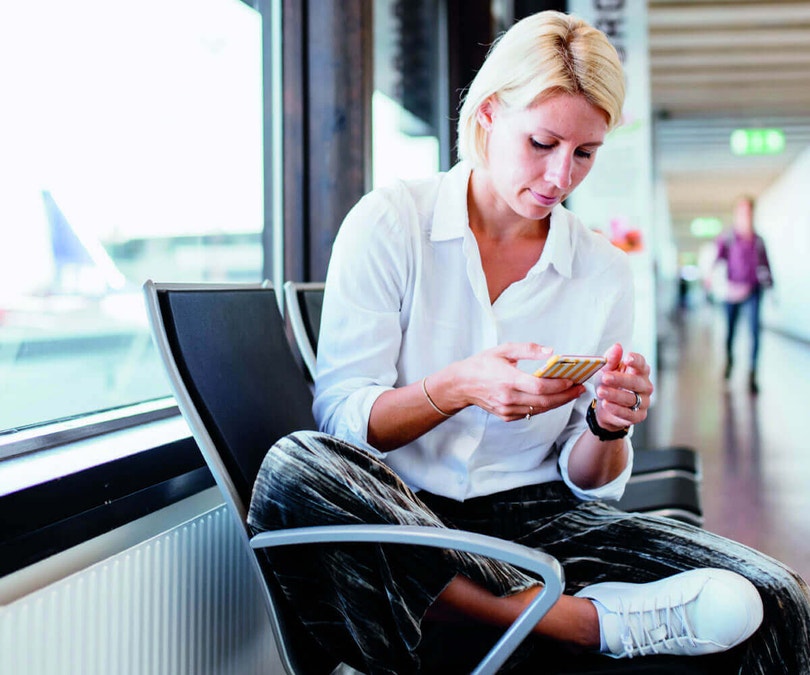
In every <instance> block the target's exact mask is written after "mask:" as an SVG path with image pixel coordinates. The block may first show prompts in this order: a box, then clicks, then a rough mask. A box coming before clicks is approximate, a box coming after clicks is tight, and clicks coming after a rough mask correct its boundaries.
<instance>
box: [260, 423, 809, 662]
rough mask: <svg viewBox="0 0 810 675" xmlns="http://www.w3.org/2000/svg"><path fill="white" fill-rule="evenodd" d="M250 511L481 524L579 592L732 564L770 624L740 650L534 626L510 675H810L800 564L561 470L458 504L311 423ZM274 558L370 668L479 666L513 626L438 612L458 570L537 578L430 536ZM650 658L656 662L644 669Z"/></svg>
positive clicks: (265, 525)
mask: <svg viewBox="0 0 810 675" xmlns="http://www.w3.org/2000/svg"><path fill="white" fill-rule="evenodd" d="M248 523H249V525H250V527H251V528H252V530H253V531H255V532H260V531H265V530H275V529H280V528H289V527H305V526H313V525H329V524H351V523H372V524H375V523H388V524H405V525H431V526H437V527H455V528H461V529H465V530H471V531H475V532H480V533H483V534H488V535H493V536H498V537H501V538H504V539H509V540H512V541H515V542H518V543H520V544H523V545H525V546H530V547H533V548H536V549H540V550H542V551H544V552H546V553H548V554H549V555H552V556H554V557H555V558H557V559H558V560H559V561H560V563H561V564H562V566H563V569H564V572H565V582H566V587H565V592H566V593H568V594H573V593H575V592H577V591H578V590H580V589H581V588H583V587H585V586H587V585H589V584H591V583H596V582H600V581H627V582H634V583H642V582H648V581H654V580H657V579H661V578H663V577H666V576H670V575H672V574H675V573H678V572H682V571H684V570H688V569H693V568H699V567H717V568H724V569H729V570H733V571H735V572H738V573H739V574H742V575H743V576H745V577H747V578H748V579H750V580H751V581H752V582H753V583H754V585H755V586H756V587H757V589H758V590H759V592H760V594H761V596H762V600H763V604H764V620H763V624H762V626H760V628H759V629H758V630H757V632H756V633H755V634H754V635H753V636H752V637H751V638H750V639H749V640H747V641H746V642H744V643H743V644H741V645H739V646H738V647H736V648H734V649H732V650H730V651H728V652H725V653H723V654H717V655H711V656H703V657H660V656H648V657H647V656H645V657H638V658H636V659H633V662H632V664H631V663H628V661H626V660H615V659H611V658H609V657H606V656H600V655H587V654H581V653H576V652H575V651H573V650H572V648H571V647H570V646H567V645H564V644H560V643H555V642H553V641H551V640H546V639H542V638H529V639H527V640H526V641H524V643H523V645H521V647H520V648H519V649H518V650H517V651H516V653H515V654H514V655H513V658H512V659H511V660H510V661H509V662H508V663H507V664H506V666H505V667H504V672H507V671H508V672H533V673H569V672H570V673H574V672H589V673H591V672H630V671H627V670H623V669H625V668H626V667H628V666H631V665H632V666H633V668H634V669H633V670H632V672H660V673H666V672H688V673H701V672H710V673H751V674H771V673H789V674H790V675H800V674H803V673H810V596H808V588H807V585H806V584H805V582H804V581H803V580H802V579H801V578H800V577H798V576H797V575H796V574H795V573H794V572H793V571H791V570H790V569H788V568H787V567H785V566H784V565H782V564H781V563H779V562H778V561H776V560H774V559H772V558H770V557H768V556H766V555H764V554H762V553H759V552H757V551H755V550H753V549H751V548H748V547H746V546H744V545H742V544H739V543H736V542H734V541H730V540H728V539H725V538H722V537H719V536H717V535H714V534H712V533H710V532H707V531H706V530H703V529H700V528H697V527H693V526H691V525H687V524H684V523H681V522H679V521H675V520H672V519H667V518H659V517H653V516H646V515H641V514H630V513H625V512H622V511H619V510H618V509H616V508H614V507H612V506H610V505H609V504H606V503H603V502H599V501H593V502H583V501H580V500H579V499H577V498H576V497H574V495H573V494H572V493H571V492H570V490H569V489H568V488H567V487H566V486H565V485H564V484H563V483H562V482H555V483H549V484H544V485H538V486H527V487H525V488H518V489H515V490H509V491H507V492H503V493H498V494H495V495H489V496H486V497H477V498H473V499H470V500H467V501H464V502H457V501H455V500H451V499H447V498H444V497H439V496H435V495H431V494H426V493H414V492H412V491H411V490H410V489H409V488H408V487H407V486H406V485H405V484H404V483H403V482H402V481H401V480H400V479H399V478H398V477H397V476H396V474H394V473H393V472H392V471H391V470H390V469H389V468H388V467H387V466H386V465H385V464H383V463H382V462H381V461H379V460H378V459H377V458H375V457H373V456H371V455H370V454H369V453H366V452H364V451H363V450H361V449H358V448H356V447H354V446H352V445H350V444H347V443H344V442H342V441H340V440H338V439H336V438H334V437H331V436H328V435H325V434H320V433H315V432H299V433H296V434H293V435H291V436H288V437H286V438H283V439H281V440H280V441H279V442H278V443H276V444H275V445H274V446H273V447H272V448H271V449H270V450H269V452H268V453H267V455H266V457H265V459H264V462H263V464H262V467H261V470H260V472H259V475H258V478H257V480H256V483H255V486H254V492H253V498H252V501H251V505H250V511H249V516H248ZM268 555H269V556H270V557H271V563H272V566H273V569H274V572H275V574H276V577H277V579H278V581H279V583H280V585H281V588H282V590H283V592H284V594H285V595H286V597H287V599H288V600H289V602H290V604H291V606H292V608H293V609H294V611H295V613H296V614H297V615H298V617H299V618H300V619H301V621H302V622H303V624H304V625H305V626H306V627H307V629H308V630H309V631H310V632H311V633H312V635H314V636H315V638H316V639H317V640H318V641H319V642H320V643H321V644H322V645H323V646H325V647H326V649H327V650H329V651H330V652H331V653H333V654H334V655H336V656H337V658H339V659H340V660H342V661H344V662H345V663H347V664H349V665H351V666H353V667H355V668H357V669H359V670H361V671H362V672H364V673H368V674H371V673H395V674H397V675H403V674H404V673H412V672H423V673H429V672H435V673H453V672H458V673H464V672H469V671H470V669H471V668H472V667H473V666H474V664H475V663H477V660H478V659H480V658H481V657H482V656H483V654H485V653H486V651H487V650H488V649H489V648H490V647H491V645H492V644H493V643H494V641H495V640H496V639H497V636H498V635H499V634H500V632H502V631H500V630H498V631H496V630H494V629H493V628H491V627H485V626H476V625H469V624H468V625H458V624H445V623H438V622H432V621H428V620H426V619H424V615H425V612H426V611H427V609H428V608H429V607H430V606H431V605H432V604H433V602H434V601H435V599H436V598H437V597H438V595H439V594H440V593H441V592H442V590H443V589H444V588H445V587H446V586H447V584H449V583H450V581H451V580H452V579H453V578H454V577H455V576H456V575H463V576H466V577H468V578H469V579H471V580H472V581H474V582H475V583H478V584H480V585H482V586H484V587H485V588H487V589H489V590H490V591H491V592H492V593H493V594H495V595H498V596H503V595H506V594H510V593H515V592H517V591H520V590H523V589H526V588H529V587H531V586H533V585H536V584H537V583H538V582H537V581H536V580H534V579H532V578H531V577H529V576H528V575H527V574H526V573H524V572H522V571H520V570H517V569H516V568H514V567H512V566H510V565H508V564H505V563H500V562H496V561H492V560H489V559H486V558H481V557H479V556H474V555H470V554H465V553H459V552H452V551H445V550H440V549H432V548H427V547H416V546H402V545H391V544H387V545H376V544H341V545H313V546H298V547H284V548H282V549H272V550H270V552H269V553H268ZM583 664H585V666H583ZM644 665H647V666H648V670H639V667H641V668H643V667H644ZM588 668H590V669H588ZM600 668H603V670H600Z"/></svg>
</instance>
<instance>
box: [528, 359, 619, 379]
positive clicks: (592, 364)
mask: <svg viewBox="0 0 810 675" xmlns="http://www.w3.org/2000/svg"><path fill="white" fill-rule="evenodd" d="M604 365H605V358H604V357H602V356H572V355H570V354H565V355H563V354H555V355H554V356H552V357H551V358H549V360H548V361H546V363H545V365H544V366H543V367H542V368H540V369H539V370H537V371H536V372H535V373H534V375H535V377H556V378H564V379H568V380H572V381H573V382H575V383H576V384H582V383H583V382H585V380H587V379H588V378H589V377H591V376H592V375H593V374H594V373H596V371H598V370H599V369H600V368H601V367H602V366H604Z"/></svg>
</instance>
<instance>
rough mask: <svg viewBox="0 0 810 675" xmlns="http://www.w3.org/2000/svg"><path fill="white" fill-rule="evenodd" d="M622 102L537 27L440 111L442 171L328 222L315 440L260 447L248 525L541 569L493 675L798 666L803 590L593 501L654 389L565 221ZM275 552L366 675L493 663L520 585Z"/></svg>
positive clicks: (562, 38) (585, 28) (441, 564)
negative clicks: (584, 362) (498, 543)
mask: <svg viewBox="0 0 810 675" xmlns="http://www.w3.org/2000/svg"><path fill="white" fill-rule="evenodd" d="M623 99H624V81H623V73H622V67H621V64H620V62H619V59H618V57H617V54H616V51H615V50H614V49H613V47H612V46H611V45H610V44H609V42H608V40H607V39H606V37H605V36H604V34H602V33H601V32H599V31H597V30H595V29H594V28H592V27H591V26H589V25H588V24H586V23H584V22H583V21H581V20H579V19H577V18H575V17H573V16H568V15H565V14H561V13H557V12H542V13H539V14H536V15H533V16H531V17H529V18H527V19H524V20H522V21H520V22H519V23H517V24H516V25H515V26H513V27H512V28H511V29H510V30H509V31H508V32H506V33H505V34H504V35H503V36H502V37H501V38H500V39H499V40H498V41H497V43H496V44H495V46H494V48H493V49H492V50H491V51H490V54H489V56H488V58H487V60H486V63H485V64H484V65H483V67H482V68H481V70H480V71H479V72H478V74H477V76H476V78H475V80H474V81H473V83H472V84H471V86H470V88H469V91H468V92H467V95H466V98H465V102H464V104H463V107H462V109H461V115H460V120H459V149H460V154H461V157H462V161H461V162H460V163H459V164H458V165H456V166H455V167H453V168H452V169H451V170H450V171H449V172H447V173H444V174H440V175H437V176H432V177H428V178H426V179H424V180H421V181H411V182H403V183H399V184H396V185H393V186H391V187H388V188H384V189H379V190H376V191H374V192H372V193H370V194H369V195H367V196H366V197H364V198H363V199H362V200H361V201H360V202H359V203H358V204H357V205H356V206H355V208H354V209H353V210H352V211H351V212H350V213H349V214H348V216H347V217H346V219H345V221H344V223H343V225H342V227H341V230H340V232H339V234H338V237H337V240H336V242H335V245H334V249H333V253H332V259H331V262H330V268H329V272H328V276H327V282H326V293H325V297H324V306H323V316H322V325H321V334H320V339H319V345H318V373H317V378H316V397H315V404H314V412H315V417H316V419H317V420H318V422H319V425H320V428H321V431H322V432H323V433H320V434H296V435H294V436H292V437H290V438H287V439H284V440H283V441H282V442H280V443H279V444H277V445H276V446H274V448H272V449H271V450H270V452H269V453H268V455H267V458H266V459H265V463H264V466H263V469H262V472H261V473H260V476H259V479H258V481H257V484H256V488H255V492H254V499H253V503H252V508H251V514H250V522H251V524H252V526H253V527H254V528H255V529H256V530H263V529H275V528H279V527H290V526H296V525H312V524H326V523H346V522H366V523H379V522H392V523H407V524H427V525H439V526H450V527H461V528H464V529H471V530H476V531H479V532H483V533H485V534H491V535H495V536H499V537H502V538H506V539H510V540H515V541H518V542H520V543H522V544H524V545H527V546H532V547H535V548H538V549H542V550H544V551H546V552H547V553H549V554H551V555H553V556H555V557H557V558H558V559H559V560H560V561H561V563H562V565H563V567H564V570H565V576H566V583H567V586H566V593H567V594H566V595H564V596H563V597H562V598H561V599H560V600H559V602H558V603H557V604H556V605H555V606H554V607H553V608H552V609H551V611H550V612H549V613H548V614H547V615H546V616H545V617H544V618H543V620H542V621H540V622H539V623H538V625H537V626H536V629H535V635H536V637H535V639H533V640H528V641H526V643H525V644H524V645H523V648H522V649H521V650H520V651H519V652H518V653H517V654H516V655H515V656H514V659H513V662H512V663H511V664H510V667H513V668H526V669H527V670H532V671H533V672H556V670H555V668H556V667H557V665H555V664H558V665H559V664H560V663H564V662H566V661H567V660H569V659H570V658H572V657H571V653H572V652H571V650H572V649H575V650H579V651H580V652H582V651H586V652H587V651H590V652H593V653H595V654H596V653H599V652H601V653H603V654H606V655H608V656H612V657H615V658H629V657H637V656H648V655H655V654H658V655H666V656H670V657H671V656H683V655H691V656H693V657H694V659H695V667H696V668H697V667H698V664H699V663H700V662H701V660H702V659H706V658H715V659H716V658H721V659H724V660H721V661H718V660H713V661H712V663H713V664H714V665H713V667H718V666H720V667H722V666H723V665H725V666H726V667H729V668H733V669H734V671H735V672H737V670H739V669H740V667H743V668H744V672H763V673H764V672H768V673H772V672H781V670H779V669H781V668H783V667H784V668H787V672H810V657H808V647H807V645H808V642H809V641H808V623H809V622H810V608H809V607H808V598H807V594H806V587H805V585H804V584H803V582H802V581H801V580H800V579H798V578H797V577H796V576H795V575H794V574H793V573H792V572H791V571H790V570H787V569H785V568H784V567H782V566H781V565H780V564H778V563H776V562H775V561H773V560H771V559H769V558H766V557H765V556H762V555H760V554H758V553H756V552H753V551H751V550H750V549H748V548H745V547H743V546H741V545H738V544H736V543H734V542H730V541H727V540H724V539H721V538H719V537H716V536H713V535H712V534H710V533H708V532H705V531H703V530H700V529H697V528H692V527H688V526H686V525H683V524H680V523H677V522H674V521H669V520H666V519H657V518H649V517H644V516H640V515H631V514H627V513H623V512H620V511H618V510H617V509H615V508H613V507H612V506H610V505H609V504H608V502H610V501H611V500H616V499H618V498H619V497H620V496H621V495H622V492H623V490H624V486H625V483H626V481H627V479H628V477H629V475H630V471H631V465H632V457H633V449H632V444H631V441H630V434H629V433H628V431H629V429H630V428H631V427H632V426H633V425H634V424H637V423H639V422H641V421H642V420H644V419H645V417H646V415H647V408H648V406H649V405H650V396H651V394H652V392H653V385H652V383H651V382H650V368H649V365H648V364H647V362H646V360H645V359H644V357H643V356H642V355H641V354H638V353H636V352H633V351H630V350H629V349H628V346H629V341H630V337H631V329H632V321H633V317H632V311H633V285H632V277H631V272H630V268H629V265H628V262H627V258H626V256H625V254H624V253H623V252H621V251H619V250H618V249H617V248H615V247H613V246H611V245H610V243H609V242H608V240H607V239H606V238H605V237H602V236H601V235H599V234H596V233H593V232H591V231H589V230H588V229H587V228H586V227H584V226H583V224H582V223H581V222H580V221H579V220H578V219H577V218H576V216H575V215H574V214H572V213H571V212H569V211H568V210H566V209H565V208H564V207H563V205H562V202H563V201H564V200H565V198H566V197H567V196H568V195H569V194H571V192H572V191H573V190H575V189H576V187H577V186H578V185H579V184H580V183H581V182H582V181H583V180H584V179H585V177H586V176H587V175H588V172H589V171H590V170H591V168H592V166H593V164H594V162H595V160H596V157H597V155H598V151H599V148H600V146H601V145H602V144H603V143H604V141H605V137H606V135H607V134H608V132H609V131H610V130H611V129H613V128H614V127H616V126H617V125H618V124H619V121H620V117H621V110H622V104H623ZM552 352H556V353H558V354H560V353H573V354H595V355H603V356H604V357H605V359H606V365H605V366H604V368H603V369H602V371H601V372H600V374H599V376H598V379H597V378H592V379H591V380H589V381H587V382H586V383H584V384H577V383H575V382H573V381H571V380H567V379H551V378H539V377H535V376H534V375H533V374H532V373H533V372H534V370H535V369H536V368H537V367H538V366H539V365H540V364H542V363H543V362H544V361H545V360H546V359H547V357H548V356H549V355H550V354H551V353H552ZM403 549H404V550H403ZM274 556H275V565H276V566H277V568H278V569H280V570H281V572H280V580H281V582H282V586H283V587H284V588H285V590H286V591H287V594H288V597H289V598H290V600H291V602H292V604H293V606H294V607H295V609H296V611H297V612H298V614H299V616H300V617H301V619H302V621H303V622H304V623H305V624H306V625H307V626H309V627H310V629H311V631H312V632H313V634H314V635H315V636H316V637H318V638H319V639H320V641H321V642H322V643H323V644H324V645H326V646H327V647H328V648H329V649H330V650H331V651H333V652H334V653H335V654H337V655H338V656H339V657H340V658H341V659H342V660H344V661H346V662H347V663H350V664H352V665H354V666H356V667H357V668H359V669H361V670H363V671H364V672H374V673H377V672H390V673H398V674H401V673H407V672H416V671H420V670H421V671H422V672H425V671H426V670H428V669H430V668H431V667H432V668H433V671H434V672H469V668H470V666H471V664H472V663H475V659H477V658H478V657H480V655H481V653H480V652H481V650H484V651H485V650H486V649H488V648H489V646H490V645H491V642H486V641H483V640H477V639H470V636H471V635H478V633H479V632H480V631H482V630H483V631H486V629H487V627H490V626H502V625H508V624H509V623H511V621H512V620H513V619H514V618H515V617H516V616H517V615H518V613H519V612H520V611H521V610H522V609H523V607H524V606H525V605H526V604H527V603H528V602H529V600H530V599H531V598H532V597H534V595H535V594H536V593H537V592H538V588H539V582H538V581H537V580H536V579H532V578H530V577H528V576H527V575H525V574H524V573H522V572H520V571H518V570H516V569H514V568H512V567H510V566H509V565H505V564H500V563H495V562H492V561H489V560H484V559H481V558H478V557H474V556H467V555H463V554H457V553H450V552H446V551H435V550H427V549H421V548H416V547H399V548H397V547H371V546H369V547H354V548H339V549H337V548H328V547H324V548H322V549H319V550H318V552H317V554H316V553H315V552H314V551H313V550H312V549H310V548H307V549H306V551H300V550H296V551H289V552H284V553H280V552H277V553H274ZM763 607H764V613H763ZM763 616H764V621H763ZM787 617H789V618H787ZM761 624H762V625H761ZM459 635H462V636H465V637H466V639H465V640H464V641H463V642H462V644H464V645H466V646H464V647H462V648H460V649H454V648H453V647H452V645H453V644H454V642H453V638H454V637H457V636H459ZM729 650H731V651H729ZM712 654H714V655H715V657H709V656H707V655H712ZM718 654H720V656H719V657H717V656H716V655H718ZM437 659H440V660H441V661H442V665H441V667H440V668H438V667H436V666H435V664H436V660H437ZM448 660H449V661H450V664H449V665H448V663H447V661H448ZM788 661H790V663H788ZM652 665H653V664H652V663H651V666H652Z"/></svg>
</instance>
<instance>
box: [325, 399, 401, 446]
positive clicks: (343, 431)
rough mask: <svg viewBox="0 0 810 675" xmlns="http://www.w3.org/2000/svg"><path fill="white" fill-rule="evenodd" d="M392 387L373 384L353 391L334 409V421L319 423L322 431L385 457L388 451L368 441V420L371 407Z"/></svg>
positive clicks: (332, 416)
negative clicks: (385, 451) (378, 448)
mask: <svg viewBox="0 0 810 675" xmlns="http://www.w3.org/2000/svg"><path fill="white" fill-rule="evenodd" d="M390 389H391V387H384V386H380V385H372V386H367V387H363V388H362V389H357V390H355V391H353V392H352V393H351V394H350V395H349V396H348V397H346V398H345V399H344V400H343V402H342V403H341V405H340V406H339V407H338V409H337V410H335V411H333V414H332V415H331V419H332V420H333V421H334V423H332V424H329V423H326V424H324V423H323V422H322V423H321V424H320V425H319V426H320V427H321V429H320V430H321V431H323V432H326V433H329V434H332V435H333V436H337V437H338V438H341V439H343V440H345V441H348V442H349V443H352V444H354V445H356V446H358V447H360V448H363V449H364V450H367V451H368V452H370V453H371V454H373V455H375V456H376V457H384V456H385V454H386V453H384V452H380V451H379V450H377V448H375V447H374V446H372V445H369V443H368V420H369V417H370V416H371V408H372V406H373V405H374V402H375V401H376V400H377V398H378V397H379V396H380V395H381V394H382V393H383V392H386V391H389V390H390Z"/></svg>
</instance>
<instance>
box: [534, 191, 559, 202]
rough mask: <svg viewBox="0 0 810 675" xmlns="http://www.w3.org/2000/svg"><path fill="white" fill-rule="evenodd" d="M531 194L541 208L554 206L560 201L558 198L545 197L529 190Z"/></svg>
mask: <svg viewBox="0 0 810 675" xmlns="http://www.w3.org/2000/svg"><path fill="white" fill-rule="evenodd" d="M529 192H531V193H532V197H534V199H535V200H536V201H537V203H538V204H541V205H542V206H554V205H555V204H556V203H557V202H558V201H560V198H559V197H550V196H547V195H541V194H539V193H537V192H535V191H534V190H529Z"/></svg>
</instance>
